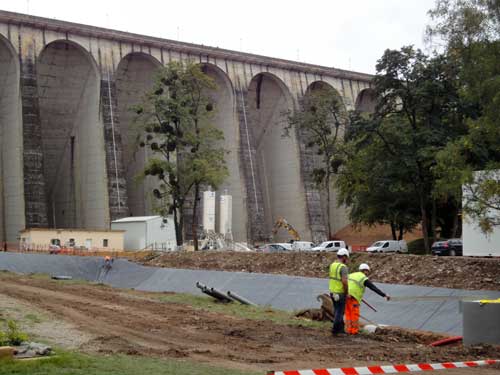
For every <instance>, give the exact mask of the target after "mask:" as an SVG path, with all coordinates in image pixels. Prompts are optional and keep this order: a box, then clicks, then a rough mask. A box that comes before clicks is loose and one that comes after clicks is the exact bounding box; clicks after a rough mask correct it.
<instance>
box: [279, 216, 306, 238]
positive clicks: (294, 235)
mask: <svg viewBox="0 0 500 375" xmlns="http://www.w3.org/2000/svg"><path fill="white" fill-rule="evenodd" d="M280 228H285V229H286V230H287V231H288V234H289V235H290V236H291V237H292V239H293V240H294V241H300V236H299V232H297V231H296V230H295V228H294V227H292V225H291V224H289V223H288V221H286V219H285V218H284V217H280V218H278V220H276V223H274V227H273V232H272V233H273V236H275V235H276V233H278V229H280Z"/></svg>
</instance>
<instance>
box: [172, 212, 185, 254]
mask: <svg viewBox="0 0 500 375" xmlns="http://www.w3.org/2000/svg"><path fill="white" fill-rule="evenodd" d="M183 209H184V207H183V206H182V207H179V208H177V209H174V226H175V240H176V242H177V246H182V243H183V238H184V236H183V230H184V220H183V216H182V210H183ZM179 213H180V216H179Z"/></svg>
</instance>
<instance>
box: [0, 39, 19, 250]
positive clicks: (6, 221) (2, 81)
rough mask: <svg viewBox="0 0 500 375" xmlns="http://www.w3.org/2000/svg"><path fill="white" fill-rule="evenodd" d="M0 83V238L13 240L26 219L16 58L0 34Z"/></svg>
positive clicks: (0, 239) (17, 63) (17, 64)
mask: <svg viewBox="0 0 500 375" xmlns="http://www.w3.org/2000/svg"><path fill="white" fill-rule="evenodd" d="M0 85H1V86H0V241H9V242H14V241H15V240H16V238H17V236H18V232H19V230H21V229H23V228H24V223H25V221H24V196H23V195H24V186H23V160H22V146H23V134H22V130H23V129H22V114H21V100H20V99H21V97H20V92H19V62H18V60H17V58H16V55H15V51H13V49H12V48H11V46H10V45H9V43H8V41H6V40H5V39H4V38H3V37H1V36H0Z"/></svg>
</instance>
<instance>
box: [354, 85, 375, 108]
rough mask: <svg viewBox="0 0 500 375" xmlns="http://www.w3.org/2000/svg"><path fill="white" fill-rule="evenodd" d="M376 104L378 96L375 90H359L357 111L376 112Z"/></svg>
mask: <svg viewBox="0 0 500 375" xmlns="http://www.w3.org/2000/svg"><path fill="white" fill-rule="evenodd" d="M376 105H377V97H376V94H375V90H373V89H371V88H367V89H364V90H361V91H360V92H359V94H358V96H357V98H356V107H355V108H356V111H358V112H361V113H373V112H375V106H376Z"/></svg>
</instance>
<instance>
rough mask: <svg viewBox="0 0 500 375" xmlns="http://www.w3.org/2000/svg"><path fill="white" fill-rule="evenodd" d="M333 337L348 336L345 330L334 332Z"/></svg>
mask: <svg viewBox="0 0 500 375" xmlns="http://www.w3.org/2000/svg"><path fill="white" fill-rule="evenodd" d="M332 336H333V337H346V336H348V335H347V333H345V332H332Z"/></svg>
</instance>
